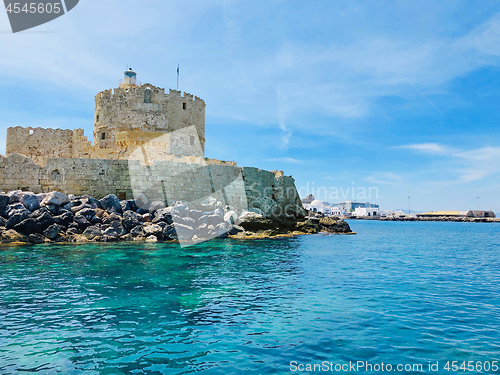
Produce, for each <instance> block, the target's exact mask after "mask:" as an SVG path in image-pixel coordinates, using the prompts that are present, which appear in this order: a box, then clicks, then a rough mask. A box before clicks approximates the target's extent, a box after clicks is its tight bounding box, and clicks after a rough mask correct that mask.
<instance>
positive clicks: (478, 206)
mask: <svg viewBox="0 0 500 375" xmlns="http://www.w3.org/2000/svg"><path fill="white" fill-rule="evenodd" d="M477 209H478V210H480V209H481V206H480V205H479V197H477Z"/></svg>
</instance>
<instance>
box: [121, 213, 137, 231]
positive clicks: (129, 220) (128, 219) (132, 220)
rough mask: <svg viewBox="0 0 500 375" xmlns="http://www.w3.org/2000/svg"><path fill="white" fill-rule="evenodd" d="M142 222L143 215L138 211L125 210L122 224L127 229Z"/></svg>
mask: <svg viewBox="0 0 500 375" xmlns="http://www.w3.org/2000/svg"><path fill="white" fill-rule="evenodd" d="M141 223H142V217H141V215H139V214H138V213H137V212H134V211H130V210H129V211H125V212H124V213H123V221H122V224H123V226H124V227H125V229H127V230H129V231H130V230H131V229H132V228H134V227H136V226H138V225H140V224H141Z"/></svg>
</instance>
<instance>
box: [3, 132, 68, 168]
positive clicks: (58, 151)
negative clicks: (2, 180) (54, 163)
mask: <svg viewBox="0 0 500 375" xmlns="http://www.w3.org/2000/svg"><path fill="white" fill-rule="evenodd" d="M14 152H17V153H19V154H22V155H25V156H27V157H29V158H30V159H32V160H33V161H34V162H35V163H36V164H39V165H43V164H45V162H46V161H47V159H49V158H71V157H73V130H62V129H42V128H30V127H27V128H23V127H20V126H17V127H14V128H8V129H7V144H6V154H7V156H9V155H11V154H13V153H14Z"/></svg>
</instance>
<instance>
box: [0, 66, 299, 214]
mask: <svg viewBox="0 0 500 375" xmlns="http://www.w3.org/2000/svg"><path fill="white" fill-rule="evenodd" d="M93 141H94V142H93V144H91V142H89V141H88V139H87V138H86V137H85V135H84V131H83V130H82V129H76V130H61V129H42V128H30V127H13V128H9V129H8V130H7V142H6V156H5V157H4V156H2V155H0V190H4V191H12V190H23V191H24V190H27V191H32V192H35V193H42V192H50V191H54V190H56V191H60V192H63V193H66V194H75V195H83V194H88V195H91V196H94V197H98V198H101V197H103V196H106V195H108V194H115V195H116V196H118V197H119V198H120V199H133V198H134V197H135V196H137V195H138V194H139V193H144V194H145V195H146V196H147V197H148V198H149V199H150V200H163V201H165V202H166V203H167V204H171V203H172V202H175V201H177V200H187V201H196V200H200V201H201V200H202V199H204V198H206V197H208V196H213V197H215V198H217V199H218V200H220V201H221V202H225V203H226V204H227V205H233V206H238V207H249V208H254V209H256V211H257V212H260V211H262V212H263V213H264V214H265V215H267V216H269V215H271V211H273V212H276V211H278V213H277V214H278V215H282V214H284V213H286V212H287V211H294V212H297V211H302V210H301V209H302V203H301V201H300V198H299V195H298V193H297V190H296V188H295V183H294V180H293V178H291V177H288V176H285V175H284V174H283V172H282V171H279V172H269V171H264V170H261V169H257V168H253V167H238V166H237V164H236V162H233V161H231V162H226V161H221V160H215V159H209V158H205V151H204V150H205V102H204V101H203V100H202V99H200V98H198V97H193V96H192V95H190V94H188V93H184V95H181V92H180V91H177V90H169V92H168V93H166V92H165V90H164V89H162V88H159V87H155V86H153V85H151V84H144V85H141V84H140V82H138V81H137V75H136V73H135V72H134V71H133V70H132V69H131V68H130V69H128V70H127V71H126V72H125V73H124V79H123V80H122V81H120V84H119V87H118V88H115V89H114V90H105V91H102V92H100V93H99V94H97V95H96V97H95V116H94V133H93ZM259 210H260V211H259Z"/></svg>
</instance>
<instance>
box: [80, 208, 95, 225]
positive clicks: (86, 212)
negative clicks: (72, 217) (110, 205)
mask: <svg viewBox="0 0 500 375" xmlns="http://www.w3.org/2000/svg"><path fill="white" fill-rule="evenodd" d="M89 207H90V205H89ZM76 216H83V217H85V219H87V220H88V221H91V220H92V219H93V218H94V217H95V211H94V210H93V209H92V208H84V209H82V210H80V211H78V213H77V214H76Z"/></svg>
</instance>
